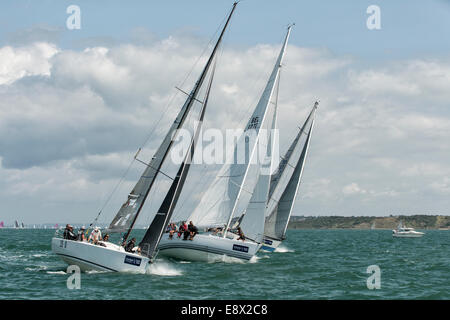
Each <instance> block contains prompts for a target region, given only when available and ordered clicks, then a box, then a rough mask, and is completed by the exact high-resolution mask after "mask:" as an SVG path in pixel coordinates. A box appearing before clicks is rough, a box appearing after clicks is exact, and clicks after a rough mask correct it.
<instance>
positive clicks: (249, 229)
mask: <svg viewBox="0 0 450 320" xmlns="http://www.w3.org/2000/svg"><path fill="white" fill-rule="evenodd" d="M273 109H274V110H273V114H272V122H271V123H272V125H271V128H270V129H271V130H270V131H269V130H268V136H269V137H268V143H267V146H266V157H265V159H264V161H263V163H262V164H261V166H260V173H259V177H258V181H257V183H256V186H255V188H254V189H253V193H252V196H251V199H250V202H249V203H248V206H247V208H246V210H245V214H244V215H243V217H242V218H241V219H240V221H239V226H240V227H241V229H242V230H243V231H244V233H245V237H246V238H247V239H250V240H253V241H255V242H258V243H261V242H262V240H263V237H264V222H265V209H266V205H267V197H268V194H269V186H270V177H271V175H270V173H271V166H272V149H273V141H272V140H273V137H272V134H273V133H274V129H275V124H276V104H275V107H274V108H273Z"/></svg>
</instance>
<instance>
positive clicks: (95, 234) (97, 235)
mask: <svg viewBox="0 0 450 320" xmlns="http://www.w3.org/2000/svg"><path fill="white" fill-rule="evenodd" d="M91 240H92V243H93V244H97V243H98V242H99V241H101V240H102V233H101V232H100V229H99V228H98V227H95V228H94V230H92V232H91V235H90V236H89V239H88V242H90V241H91Z"/></svg>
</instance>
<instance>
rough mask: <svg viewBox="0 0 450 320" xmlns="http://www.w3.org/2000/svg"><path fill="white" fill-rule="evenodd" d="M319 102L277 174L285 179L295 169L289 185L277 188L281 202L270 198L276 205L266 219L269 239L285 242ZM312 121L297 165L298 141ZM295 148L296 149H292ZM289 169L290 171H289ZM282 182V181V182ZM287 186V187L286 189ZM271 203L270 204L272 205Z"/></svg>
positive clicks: (281, 185)
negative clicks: (295, 157) (284, 176)
mask: <svg viewBox="0 0 450 320" xmlns="http://www.w3.org/2000/svg"><path fill="white" fill-rule="evenodd" d="M317 105H318V104H317V102H316V104H315V105H314V108H313V110H312V111H311V113H310V115H309V116H308V119H307V120H306V122H305V124H304V125H303V127H302V129H301V130H300V132H299V134H298V135H297V137H296V139H295V140H294V143H295V145H291V148H290V149H289V150H288V154H289V153H290V156H288V157H287V158H285V159H284V161H285V163H284V165H283V167H282V165H281V164H280V168H283V169H282V170H281V171H280V170H279V171H278V172H277V174H280V177H283V175H286V174H287V173H288V172H289V170H291V169H292V168H293V172H292V174H291V176H290V178H289V180H288V183H287V184H286V185H285V184H280V183H278V184H277V185H276V186H275V190H273V191H276V189H279V190H281V197H280V198H279V200H277V199H274V198H270V201H272V202H273V203H274V205H273V206H271V207H270V208H269V207H268V208H267V209H268V210H269V209H270V210H271V211H269V212H270V214H269V216H268V217H267V218H266V223H265V230H264V235H265V236H267V237H270V238H272V239H278V240H283V239H284V236H285V233H286V229H287V225H288V223H289V219H290V216H291V213H292V208H293V206H294V203H295V198H296V196H297V191H298V188H299V186H300V181H301V176H302V173H303V168H304V165H305V160H306V156H307V153H308V148H309V143H310V139H311V134H312V130H313V127H314V112H315V110H316V108H317ZM310 119H311V124H310V127H309V130H308V133H307V136H306V141H305V144H304V145H303V148H302V149H301V153H300V157H299V158H298V162H297V163H296V164H295V162H294V161H292V160H295V159H293V157H292V154H295V151H296V150H298V149H299V147H300V146H299V145H298V141H299V138H300V136H301V135H303V134H304V131H303V130H304V128H305V125H306V124H307V123H308V122H309V120H310ZM292 147H294V148H292ZM287 168H289V170H288V169H287ZM281 181H282V180H281ZM284 186H285V187H284ZM274 194H275V192H272V196H273V195H274ZM270 201H269V203H270Z"/></svg>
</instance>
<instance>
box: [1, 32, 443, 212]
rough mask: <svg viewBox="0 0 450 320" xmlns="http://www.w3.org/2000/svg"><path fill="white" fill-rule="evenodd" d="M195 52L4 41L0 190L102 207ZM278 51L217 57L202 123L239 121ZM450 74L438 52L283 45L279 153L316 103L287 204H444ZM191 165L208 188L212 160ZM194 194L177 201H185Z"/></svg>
mask: <svg viewBox="0 0 450 320" xmlns="http://www.w3.org/2000/svg"><path fill="white" fill-rule="evenodd" d="M204 49H205V48H204V45H203V46H202V45H200V42H199V41H193V42H183V40H182V39H180V38H177V37H176V36H172V37H169V38H167V39H162V40H155V38H154V37H151V40H149V41H148V42H146V43H145V44H141V45H136V44H133V43H128V44H120V45H114V46H113V45H111V46H93V47H87V48H83V49H82V50H67V49H64V50H63V49H60V48H58V47H57V46H56V45H54V44H52V43H46V42H38V43H33V44H28V45H24V46H5V47H2V48H0V157H1V160H2V162H1V164H2V167H1V169H0V176H1V177H2V178H3V186H2V190H3V191H2V194H3V196H4V197H19V195H27V196H28V197H29V201H30V203H32V199H36V200H35V201H38V200H37V199H39V201H40V200H43V201H44V202H45V201H51V202H58V201H61V202H64V201H67V200H68V199H69V198H70V199H72V200H71V201H74V202H77V203H78V204H80V203H88V204H86V206H90V208H91V209H92V208H93V207H98V205H99V203H100V201H99V200H98V199H99V196H98V195H99V194H101V195H102V196H100V198H102V199H104V198H105V194H107V193H108V191H110V190H112V189H113V186H114V181H117V180H118V179H120V177H121V176H122V174H123V172H125V170H126V169H127V167H128V165H129V162H130V161H131V159H132V156H133V155H134V153H135V152H136V150H137V148H138V147H140V146H141V145H142V143H143V141H145V140H146V137H147V136H149V135H150V140H149V143H148V145H147V149H146V150H145V151H144V153H143V155H142V157H144V158H146V159H148V158H150V157H151V155H152V151H153V150H154V149H155V147H157V146H158V143H159V142H160V140H161V137H162V135H164V134H165V132H166V130H167V128H168V126H169V125H170V123H171V122H172V121H173V118H174V117H175V114H176V113H177V111H178V110H179V107H180V105H181V104H182V102H183V100H184V99H185V96H184V95H183V94H182V93H179V92H178V91H177V90H176V89H174V86H179V87H180V88H182V89H183V90H185V91H189V90H190V87H191V86H192V84H193V81H195V79H196V77H197V75H198V73H199V70H200V69H201V67H202V65H203V64H204V62H205V59H206V56H205V55H201V53H202V52H203V51H204ZM278 50H279V46H270V45H256V46H253V47H249V48H236V47H227V48H225V49H224V50H223V51H222V52H221V54H220V61H219V64H218V67H217V71H216V78H215V82H214V85H213V93H212V95H211V98H210V103H209V109H208V110H207V114H206V121H205V128H218V129H221V130H225V129H229V128H240V127H242V126H243V125H244V124H245V122H246V121H247V119H248V117H249V116H250V114H251V112H252V109H253V107H254V106H255V105H256V102H257V100H258V98H259V95H260V94H261V92H262V89H263V87H264V85H265V82H266V80H267V77H268V75H269V73H270V71H271V69H272V67H273V63H274V61H275V57H276V55H277V53H278ZM192 66H194V67H192ZM449 71H450V63H449V62H448V61H447V60H445V59H442V60H425V59H424V60H417V59H416V60H411V61H401V62H396V63H394V64H391V63H389V64H388V65H386V66H383V67H382V68H380V69H373V68H364V67H361V66H357V63H355V60H354V58H349V57H339V56H336V55H334V54H332V53H331V52H329V51H327V50H323V49H312V48H301V47H296V46H293V45H290V46H289V47H288V50H287V54H286V59H285V62H284V66H283V70H282V75H281V84H280V92H279V118H278V123H279V126H280V145H281V150H280V154H283V153H284V151H285V148H286V147H287V146H288V145H289V143H290V141H291V139H293V137H294V136H295V135H296V132H297V130H298V129H297V127H298V126H299V125H301V123H302V122H303V121H304V119H305V117H306V115H307V113H308V112H309V110H310V108H311V107H312V105H313V104H314V102H315V101H316V99H320V105H319V110H318V113H317V120H316V126H315V130H314V133H313V137H312V141H311V147H310V151H309V156H308V160H307V164H306V167H305V171H304V176H303V182H302V186H301V188H300V194H299V196H298V201H297V205H296V207H295V208H296V209H294V213H297V214H298V213H303V212H305V211H307V212H309V213H317V214H327V213H330V212H335V213H336V212H339V213H341V214H354V212H349V211H351V210H353V209H354V207H355V206H356V203H359V201H361V200H364V199H365V200H367V199H369V200H367V201H369V202H370V203H369V204H370V206H369V204H368V205H367V207H366V208H364V209H365V212H367V213H371V214H386V213H387V212H386V210H388V208H390V207H389V206H391V207H395V206H396V205H395V202H398V203H410V202H411V201H415V199H417V195H418V194H421V196H422V197H425V198H424V199H421V203H420V205H422V207H420V206H418V207H417V208H416V209H417V210H418V209H420V208H426V207H427V206H432V207H433V208H435V209H437V210H441V209H442V210H444V208H445V206H444V203H445V199H444V198H443V195H444V194H448V192H447V191H448V179H450V172H449V171H448V170H447V169H446V165H447V163H448V162H449V161H450V155H449V152H448V151H449V147H448V146H447V145H448V143H447V140H448V137H449V136H450V116H449V112H448V110H447V101H448V98H449V91H448V87H449V85H450V78H449V74H450V72H449ZM186 75H188V76H186ZM142 169H143V168H142V167H139V166H136V167H135V168H134V169H133V170H132V173H133V174H132V175H131V176H128V177H127V178H126V181H125V182H124V186H126V187H129V188H131V187H132V185H133V183H134V182H135V181H136V178H137V177H138V175H139V173H140V171H141V170H142ZM197 169H198V170H197V171H196V169H194V170H193V174H192V176H193V177H194V178H192V179H191V180H190V181H188V184H189V183H191V184H192V185H191V187H189V185H187V188H186V189H187V190H191V191H192V190H194V189H193V188H194V187H195V188H197V189H200V187H203V186H204V187H205V188H206V187H207V181H209V180H208V179H210V178H212V177H213V174H211V173H210V172H208V170H207V169H208V168H201V166H199V167H198V168H197ZM200 178H202V179H203V178H204V180H202V183H195V181H197V182H198V181H199V180H198V179H200ZM194 180H195V181H194ZM361 186H364V187H361ZM197 189H195V190H197ZM55 190H58V191H59V192H54V191H55ZM100 190H102V191H100ZM105 190H107V191H105ZM128 191H129V190H128ZM128 191H126V190H125V191H124V193H123V194H126V192H128ZM201 192H202V190H198V192H197V191H196V193H195V194H194V195H193V196H192V197H191V198H189V199H188V198H183V199H184V200H183V203H184V202H186V205H185V206H184V208H189V206H191V205H194V204H195V201H198V199H199V198H200V197H199V196H198V194H200V193H201ZM429 194H431V195H430V196H429V197H428V196H427V195H429ZM349 195H351V196H352V197H349ZM427 197H428V198H427ZM432 197H437V198H433V201H432V200H431V198H432ZM439 197H440V198H439ZM96 199H97V200H96ZM436 199H437V200H436ZM155 201H156V200H155ZM371 201H372V202H371ZM377 201H378V202H382V205H377ZM186 210H187V211H188V209H186ZM417 210H415V212H417ZM93 211H95V210H91V211H90V212H89V214H90V213H92V212H93ZM52 214H53V217H54V213H52ZM90 216H91V215H88V213H86V214H85V215H84V217H90ZM67 218H68V216H67Z"/></svg>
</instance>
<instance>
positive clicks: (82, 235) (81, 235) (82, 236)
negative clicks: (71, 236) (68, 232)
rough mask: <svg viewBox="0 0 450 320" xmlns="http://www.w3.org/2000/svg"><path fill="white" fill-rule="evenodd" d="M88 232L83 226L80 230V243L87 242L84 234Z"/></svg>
mask: <svg viewBox="0 0 450 320" xmlns="http://www.w3.org/2000/svg"><path fill="white" fill-rule="evenodd" d="M85 231H86V227H85V226H82V227H81V228H80V230H78V235H77V240H78V241H86V236H85V234H84V232H85Z"/></svg>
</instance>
